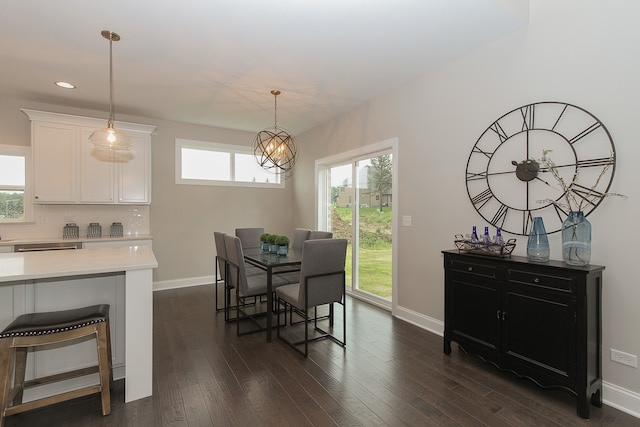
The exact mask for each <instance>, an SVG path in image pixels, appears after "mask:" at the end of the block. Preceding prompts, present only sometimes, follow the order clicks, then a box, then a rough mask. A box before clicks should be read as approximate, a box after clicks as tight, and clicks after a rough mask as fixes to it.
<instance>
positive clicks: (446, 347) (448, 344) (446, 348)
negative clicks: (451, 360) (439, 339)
mask: <svg viewBox="0 0 640 427" xmlns="http://www.w3.org/2000/svg"><path fill="white" fill-rule="evenodd" d="M444 354H451V340H448V339H446V338H445V339H444Z"/></svg>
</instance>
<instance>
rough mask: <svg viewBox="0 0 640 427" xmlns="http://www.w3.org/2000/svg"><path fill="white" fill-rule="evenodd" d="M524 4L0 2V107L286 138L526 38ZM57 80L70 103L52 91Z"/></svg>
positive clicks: (431, 0) (489, 0)
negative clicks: (487, 47) (44, 106)
mask: <svg viewBox="0 0 640 427" xmlns="http://www.w3.org/2000/svg"><path fill="white" fill-rule="evenodd" d="M527 10H528V1H527V0H182V1H181V2H177V1H167V0H111V1H98V0H2V5H1V6H0V61H1V64H2V65H1V66H0V96H3V97H10V98H16V97H18V98H21V99H27V100H32V101H37V102H44V103H51V104H56V105H65V106H73V107H79V108H86V109H92V110H98V111H105V118H106V115H107V114H106V112H107V111H108V100H109V42H108V41H107V40H106V39H104V38H103V37H102V36H101V35H100V31H101V30H105V29H107V30H111V31H113V32H116V33H118V34H119V35H120V36H121V38H122V40H121V41H119V42H114V44H113V56H114V83H115V111H116V119H117V118H118V114H129V115H134V116H142V117H149V118H159V119H165V120H175V121H180V122H186V123H194V124H203V125H210V126H219V127H225V128H231V129H241V130H249V131H259V130H261V129H263V128H266V127H270V126H273V121H274V111H273V107H274V105H273V95H271V94H270V93H269V92H270V90H271V89H279V90H281V91H282V95H280V96H279V97H278V125H279V126H281V127H284V128H286V129H288V130H289V131H290V132H292V133H293V134H298V133H300V132H303V131H305V130H308V129H310V128H312V127H314V126H316V125H318V124H321V123H324V122H326V121H327V120H330V119H331V118H333V117H335V116H337V115H339V114H341V113H344V112H346V111H349V110H352V109H354V108H356V107H358V106H361V105H364V104H366V103H367V102H368V101H369V100H370V99H372V98H375V97H377V96H379V95H380V94H382V93H384V92H387V91H389V90H392V89H393V88H396V87H398V86H400V85H402V84H403V83H406V82H408V81H410V80H412V79H415V78H417V77H419V76H421V75H424V74H425V73H427V72H428V71H429V69H431V68H433V67H436V66H438V65H440V64H442V63H443V62H445V61H450V60H452V59H453V58H455V57H456V56H460V55H461V54H463V53H465V52H467V51H469V50H471V49H474V48H475V47H478V46H480V45H482V44H486V43H489V42H491V41H492V40H495V39H497V38H499V37H501V36H504V35H506V34H508V33H510V32H513V31H516V30H518V29H520V28H522V27H523V26H525V25H526V24H527ZM57 80H64V81H68V82H71V83H74V84H75V85H77V88H76V89H74V90H64V89H60V88H58V87H56V86H55V85H54V82H55V81H57Z"/></svg>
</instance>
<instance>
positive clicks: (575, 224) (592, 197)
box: [534, 150, 627, 266]
mask: <svg viewBox="0 0 640 427" xmlns="http://www.w3.org/2000/svg"><path fill="white" fill-rule="evenodd" d="M551 151H552V150H543V152H542V157H541V158H540V159H534V160H535V161H536V162H537V163H538V165H539V167H540V170H541V171H542V172H549V173H550V174H551V176H552V177H553V178H554V179H555V181H556V182H557V183H558V185H559V187H560V189H559V190H560V194H561V195H560V197H558V198H557V199H544V200H538V203H546V204H553V205H554V207H555V208H556V211H557V212H558V214H560V212H562V213H564V214H565V215H567V218H566V219H565V220H564V221H563V223H562V228H561V231H562V260H563V261H564V262H565V263H567V264H569V265H576V266H583V265H587V264H589V262H590V261H591V223H590V222H589V221H588V220H587V218H586V214H585V212H584V211H585V209H590V210H593V209H594V208H595V207H596V206H598V204H599V203H600V202H601V201H602V200H603V199H604V198H605V197H609V196H618V197H625V198H626V197H627V196H625V195H624V194H619V193H610V192H606V191H605V192H603V191H601V190H600V189H599V185H600V181H601V179H602V178H603V177H604V176H605V174H606V173H607V171H608V169H609V167H610V166H611V165H612V164H613V162H612V161H610V162H607V163H606V164H605V165H604V167H603V168H602V169H601V170H600V173H599V174H598V175H597V176H596V177H595V181H592V182H594V184H593V185H592V186H591V187H585V186H582V185H580V184H578V178H579V173H578V171H579V169H576V170H575V172H574V173H573V174H571V175H569V176H568V177H567V176H566V174H565V175H563V174H562V173H561V172H560V170H559V168H560V167H561V166H558V165H556V163H555V162H554V161H553V160H552V159H551V157H550V156H549V153H551ZM610 158H611V159H612V158H613V154H612V155H611V157H610ZM543 182H544V183H545V184H547V185H548V186H551V184H549V183H548V182H546V181H543ZM599 190H600V191H599Z"/></svg>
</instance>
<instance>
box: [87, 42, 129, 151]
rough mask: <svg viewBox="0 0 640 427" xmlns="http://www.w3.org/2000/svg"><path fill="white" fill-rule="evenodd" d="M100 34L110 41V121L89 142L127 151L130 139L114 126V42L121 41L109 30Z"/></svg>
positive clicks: (97, 145)
mask: <svg viewBox="0 0 640 427" xmlns="http://www.w3.org/2000/svg"><path fill="white" fill-rule="evenodd" d="M100 34H102V37H104V38H105V39H107V40H109V121H108V122H107V127H106V128H104V129H98V130H96V131H95V132H93V133H92V134H91V136H90V137H89V141H91V142H92V143H93V144H94V145H95V146H96V147H99V148H108V149H110V150H126V149H128V148H129V147H131V141H130V140H129V137H128V136H127V135H126V134H125V133H124V132H122V131H119V130H117V129H116V128H115V127H114V125H113V42H117V41H118V40H120V36H119V35H118V34H116V33H112V32H111V31H109V30H103V31H102V32H101V33H100Z"/></svg>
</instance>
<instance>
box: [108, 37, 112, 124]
mask: <svg viewBox="0 0 640 427" xmlns="http://www.w3.org/2000/svg"><path fill="white" fill-rule="evenodd" d="M109 125H111V126H112V125H113V33H109ZM111 126H109V127H111Z"/></svg>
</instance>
